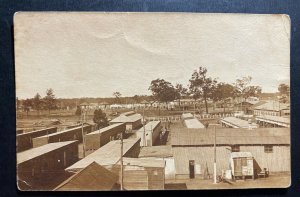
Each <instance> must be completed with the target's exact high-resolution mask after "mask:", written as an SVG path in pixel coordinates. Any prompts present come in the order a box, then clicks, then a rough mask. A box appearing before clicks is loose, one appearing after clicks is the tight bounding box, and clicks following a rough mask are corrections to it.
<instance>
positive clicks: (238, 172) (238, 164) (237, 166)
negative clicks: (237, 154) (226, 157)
mask: <svg viewBox="0 0 300 197" xmlns="http://www.w3.org/2000/svg"><path fill="white" fill-rule="evenodd" d="M233 162H234V176H242V175H243V174H242V159H241V158H234V159H233Z"/></svg>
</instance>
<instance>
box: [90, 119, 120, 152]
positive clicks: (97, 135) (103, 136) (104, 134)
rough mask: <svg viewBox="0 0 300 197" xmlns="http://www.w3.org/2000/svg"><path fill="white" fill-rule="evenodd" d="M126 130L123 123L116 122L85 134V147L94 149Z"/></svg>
mask: <svg viewBox="0 0 300 197" xmlns="http://www.w3.org/2000/svg"><path fill="white" fill-rule="evenodd" d="M125 130H126V124H125V123H116V124H113V125H110V126H107V127H104V128H102V129H99V130H97V131H93V132H91V133H88V134H86V135H85V149H86V150H87V151H95V150H97V149H98V148H100V147H101V146H104V145H105V144H107V143H108V142H110V141H112V140H115V139H116V138H117V135H118V134H120V133H122V132H124V131H125Z"/></svg>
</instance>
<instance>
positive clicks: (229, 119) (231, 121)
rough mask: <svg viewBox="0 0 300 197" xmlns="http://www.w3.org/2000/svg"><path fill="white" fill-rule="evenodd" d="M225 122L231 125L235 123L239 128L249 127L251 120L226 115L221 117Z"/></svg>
mask: <svg viewBox="0 0 300 197" xmlns="http://www.w3.org/2000/svg"><path fill="white" fill-rule="evenodd" d="M221 121H222V122H223V123H229V124H231V125H235V126H236V127H238V128H248V127H249V122H248V121H246V120H242V119H239V118H236V117H225V118H223V119H221ZM251 125H256V123H251Z"/></svg>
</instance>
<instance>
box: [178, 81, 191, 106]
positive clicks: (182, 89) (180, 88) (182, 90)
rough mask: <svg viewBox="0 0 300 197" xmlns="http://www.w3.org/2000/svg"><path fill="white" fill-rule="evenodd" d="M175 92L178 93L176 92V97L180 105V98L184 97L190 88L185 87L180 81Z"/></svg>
mask: <svg viewBox="0 0 300 197" xmlns="http://www.w3.org/2000/svg"><path fill="white" fill-rule="evenodd" d="M175 92H176V94H175V99H178V102H179V106H180V99H181V98H182V97H184V96H186V95H187V93H188V89H187V88H185V87H183V85H182V84H179V83H178V84H176V86H175Z"/></svg>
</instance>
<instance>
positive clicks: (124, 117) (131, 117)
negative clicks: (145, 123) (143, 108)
mask: <svg viewBox="0 0 300 197" xmlns="http://www.w3.org/2000/svg"><path fill="white" fill-rule="evenodd" d="M115 123H126V130H127V131H132V130H135V129H138V128H140V127H141V125H142V116H141V115H140V114H136V113H134V114H132V113H131V112H130V113H129V114H126V113H125V114H121V115H120V116H118V117H116V118H114V119H112V120H111V121H110V122H109V124H110V125H112V124H115Z"/></svg>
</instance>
